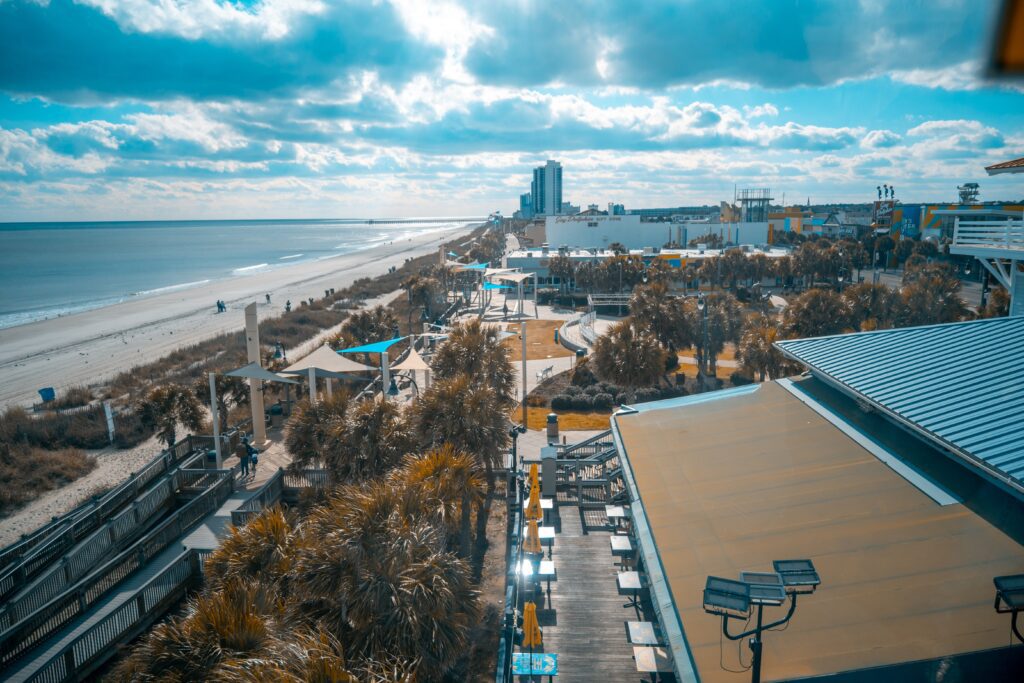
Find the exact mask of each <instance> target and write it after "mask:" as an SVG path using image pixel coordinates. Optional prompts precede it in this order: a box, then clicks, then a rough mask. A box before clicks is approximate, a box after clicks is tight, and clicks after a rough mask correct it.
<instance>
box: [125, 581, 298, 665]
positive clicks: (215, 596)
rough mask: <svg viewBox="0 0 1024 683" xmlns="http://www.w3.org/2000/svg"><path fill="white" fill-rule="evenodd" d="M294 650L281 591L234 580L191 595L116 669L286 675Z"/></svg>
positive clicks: (254, 583)
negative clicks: (181, 609)
mask: <svg viewBox="0 0 1024 683" xmlns="http://www.w3.org/2000/svg"><path fill="white" fill-rule="evenodd" d="M294 655H295V648H294V645H293V643H292V642H291V628H290V625H289V623H288V619H287V617H286V614H285V612H284V609H283V602H282V601H281V599H280V597H279V595H278V594H277V592H276V591H275V590H274V589H273V588H271V587H269V586H267V585H264V584H262V583H260V582H246V581H239V580H232V581H228V582H226V583H225V584H224V585H223V586H222V587H220V588H219V589H218V590H215V591H209V592H206V593H204V594H202V595H200V596H199V597H197V598H195V599H193V600H191V601H190V602H189V603H188V605H187V606H186V608H185V613H184V615H183V616H181V617H176V618H172V619H171V620H170V621H168V622H165V623H162V624H159V625H157V626H156V627H155V628H154V629H153V630H152V631H150V632H149V634H148V635H147V636H146V637H145V638H144V639H143V641H142V642H141V643H140V644H139V645H138V646H137V647H136V648H135V649H134V651H133V652H132V654H131V655H129V656H128V657H127V658H125V660H124V661H122V662H121V664H120V665H119V666H118V667H117V668H116V670H115V671H114V672H113V675H112V678H113V679H114V680H117V681H126V682H127V681H190V680H191V681H207V680H224V681H226V680H239V679H249V680H253V679H256V680H274V679H278V680H279V679H281V678H288V676H287V674H286V672H287V671H288V669H289V668H290V667H289V663H290V660H292V659H293V657H294Z"/></svg>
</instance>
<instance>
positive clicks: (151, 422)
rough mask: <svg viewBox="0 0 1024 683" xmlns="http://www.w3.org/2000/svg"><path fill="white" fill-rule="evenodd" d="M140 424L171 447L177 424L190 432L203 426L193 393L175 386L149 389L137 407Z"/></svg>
mask: <svg viewBox="0 0 1024 683" xmlns="http://www.w3.org/2000/svg"><path fill="white" fill-rule="evenodd" d="M138 413H139V417H140V419H141V420H142V423H143V424H144V425H146V426H147V427H150V428H155V429H156V430H157V436H159V437H160V438H161V440H163V442H164V443H166V444H167V447H168V448H173V447H174V443H175V441H176V434H177V429H178V425H179V424H181V425H184V426H185V427H186V428H187V429H191V430H192V431H199V430H200V429H201V428H202V426H203V407H202V405H201V404H200V403H199V400H198V399H197V398H196V396H195V394H193V393H192V392H191V391H189V390H188V389H186V388H185V387H183V386H181V385H179V384H169V385H167V386H163V387H158V388H156V389H153V390H152V391H151V392H149V394H148V395H147V396H146V398H145V399H144V400H143V401H142V403H141V405H140V406H139V410H138Z"/></svg>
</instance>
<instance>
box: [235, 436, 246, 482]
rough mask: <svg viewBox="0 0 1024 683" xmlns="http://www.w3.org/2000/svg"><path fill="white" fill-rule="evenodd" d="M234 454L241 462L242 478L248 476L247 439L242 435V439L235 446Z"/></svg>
mask: <svg viewBox="0 0 1024 683" xmlns="http://www.w3.org/2000/svg"><path fill="white" fill-rule="evenodd" d="M235 455H237V456H238V462H240V463H241V464H242V478H243V479H244V478H245V477H248V476H249V439H247V438H245V437H242V440H241V441H239V442H238V445H237V446H235Z"/></svg>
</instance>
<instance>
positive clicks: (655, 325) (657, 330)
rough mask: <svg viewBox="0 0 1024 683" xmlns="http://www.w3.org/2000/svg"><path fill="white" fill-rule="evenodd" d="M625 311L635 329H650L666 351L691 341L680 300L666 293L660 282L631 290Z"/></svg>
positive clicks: (690, 333)
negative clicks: (629, 315)
mask: <svg viewBox="0 0 1024 683" xmlns="http://www.w3.org/2000/svg"><path fill="white" fill-rule="evenodd" d="M629 312H630V313H631V314H632V320H633V326H634V327H635V328H637V329H642V328H645V329H647V330H650V332H651V333H652V334H654V336H655V337H657V338H658V341H659V342H661V344H662V345H663V346H665V347H666V348H667V349H669V350H670V351H671V350H672V349H674V348H683V347H687V346H690V345H691V344H692V343H693V328H692V326H691V322H692V321H691V320H690V319H689V318H688V317H687V315H686V311H685V310H684V306H683V300H682V299H677V298H673V297H670V296H668V289H667V287H666V286H665V285H664V284H663V283H653V284H650V285H646V286H643V287H637V288H636V289H634V290H633V296H632V298H631V299H630V300H629Z"/></svg>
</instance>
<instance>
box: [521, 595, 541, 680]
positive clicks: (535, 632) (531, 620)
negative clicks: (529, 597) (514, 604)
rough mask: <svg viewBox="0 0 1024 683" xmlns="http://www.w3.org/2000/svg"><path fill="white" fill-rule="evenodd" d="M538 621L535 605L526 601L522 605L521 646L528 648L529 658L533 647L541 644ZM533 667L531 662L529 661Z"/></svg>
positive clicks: (531, 666)
mask: <svg viewBox="0 0 1024 683" xmlns="http://www.w3.org/2000/svg"><path fill="white" fill-rule="evenodd" d="M541 640H542V639H541V633H540V623H538V621H537V605H536V604H534V603H532V602H528V603H526V604H525V605H523V647H528V648H530V654H531V657H530V659H531V660H532V659H533V657H532V655H533V648H535V647H540V645H541ZM530 668H531V670H532V669H533V662H532V661H531V662H530Z"/></svg>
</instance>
